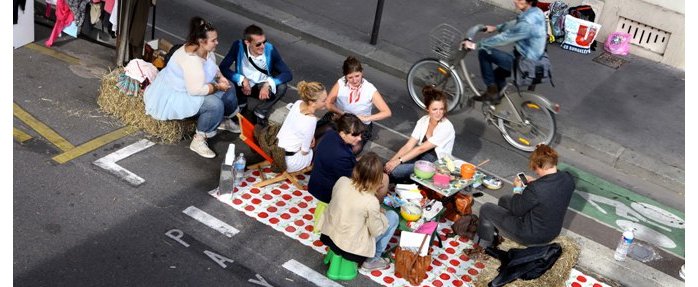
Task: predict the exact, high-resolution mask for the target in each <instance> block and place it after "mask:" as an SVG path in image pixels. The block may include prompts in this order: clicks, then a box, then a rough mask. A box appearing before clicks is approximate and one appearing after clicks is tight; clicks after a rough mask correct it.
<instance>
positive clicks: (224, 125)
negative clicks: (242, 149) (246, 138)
mask: <svg viewBox="0 0 698 287" xmlns="http://www.w3.org/2000/svg"><path fill="white" fill-rule="evenodd" d="M218 129H219V130H226V131H229V132H231V133H236V134H239V133H240V132H241V130H240V126H239V125H238V124H236V123H235V122H234V121H233V120H231V119H223V121H222V122H221V124H220V125H218Z"/></svg>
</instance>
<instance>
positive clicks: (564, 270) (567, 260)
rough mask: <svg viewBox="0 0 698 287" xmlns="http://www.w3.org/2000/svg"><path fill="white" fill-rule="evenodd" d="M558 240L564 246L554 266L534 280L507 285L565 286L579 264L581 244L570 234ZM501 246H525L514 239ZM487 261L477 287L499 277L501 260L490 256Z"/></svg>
mask: <svg viewBox="0 0 698 287" xmlns="http://www.w3.org/2000/svg"><path fill="white" fill-rule="evenodd" d="M553 242H557V243H558V244H560V246H561V247H562V254H561V255H560V258H558V259H557V261H556V262H555V264H554V265H553V267H551V268H550V269H549V270H548V271H547V272H545V274H543V275H542V276H540V277H538V278H537V279H534V280H521V279H517V280H514V281H512V282H511V283H509V284H507V286H512V287H539V286H550V287H556V286H560V287H564V286H565V282H567V279H569V277H570V272H571V271H572V267H574V265H576V264H577V259H579V252H580V248H579V244H577V242H576V241H574V239H572V238H571V237H569V236H558V237H557V238H555V240H553ZM499 248H500V249H502V250H505V251H506V250H509V249H510V248H524V246H522V245H519V244H517V243H516V242H514V241H512V240H505V241H504V242H503V243H502V244H501V245H499ZM484 263H485V268H484V269H483V270H482V271H481V272H480V275H478V276H477V278H476V281H475V282H474V283H475V286H476V287H485V286H487V283H489V282H490V281H492V279H494V277H497V275H498V274H499V272H498V271H497V268H499V265H501V264H500V262H499V260H497V259H494V258H490V259H489V260H487V261H486V262H484Z"/></svg>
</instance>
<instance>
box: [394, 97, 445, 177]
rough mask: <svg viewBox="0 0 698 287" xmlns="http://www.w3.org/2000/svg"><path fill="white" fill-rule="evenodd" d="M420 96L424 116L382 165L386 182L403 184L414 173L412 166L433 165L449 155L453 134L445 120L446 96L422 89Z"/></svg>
mask: <svg viewBox="0 0 698 287" xmlns="http://www.w3.org/2000/svg"><path fill="white" fill-rule="evenodd" d="M422 94H423V95H424V103H425V104H426V106H427V109H426V111H427V115H426V116H423V117H422V118H421V119H419V120H418V121H417V125H416V126H415V127H414V130H413V131H412V135H411V136H410V138H409V139H408V140H407V142H406V143H405V145H404V146H402V148H400V150H398V151H397V153H395V155H394V156H393V157H392V158H391V159H390V160H389V161H388V162H387V163H386V164H385V172H387V173H388V174H389V175H390V182H395V183H403V182H407V181H409V177H410V174H412V172H413V170H414V162H416V161H418V160H426V161H431V162H434V161H436V160H437V159H439V158H441V156H442V155H443V154H449V155H450V154H451V152H452V151H453V143H454V141H455V139H456V131H455V129H454V128H453V124H451V122H450V121H449V120H448V119H447V118H446V107H447V102H446V101H447V98H446V95H445V94H444V93H443V92H442V91H440V90H437V89H435V88H433V87H431V86H426V87H424V89H422Z"/></svg>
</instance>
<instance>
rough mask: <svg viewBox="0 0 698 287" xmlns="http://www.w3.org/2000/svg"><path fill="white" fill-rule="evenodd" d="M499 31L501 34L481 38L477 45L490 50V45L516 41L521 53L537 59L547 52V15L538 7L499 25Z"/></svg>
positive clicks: (496, 45) (515, 45)
mask: <svg viewBox="0 0 698 287" xmlns="http://www.w3.org/2000/svg"><path fill="white" fill-rule="evenodd" d="M497 31H498V32H499V34H497V35H494V36H492V37H489V38H487V39H483V40H481V41H480V42H478V43H477V47H478V48H480V49H484V50H486V51H488V52H489V49H488V48H490V47H498V46H504V45H508V44H511V43H515V44H514V47H515V48H516V50H517V51H519V53H521V55H523V56H524V57H526V58H529V59H536V60H537V59H539V58H540V57H541V56H543V53H544V52H545V40H546V37H547V31H546V28H545V15H544V14H543V11H541V10H540V8H538V7H531V8H529V9H528V10H526V11H524V12H523V13H521V14H519V16H517V17H516V20H511V21H509V22H506V23H503V24H499V25H497Z"/></svg>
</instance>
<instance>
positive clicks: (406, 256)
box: [395, 234, 431, 285]
mask: <svg viewBox="0 0 698 287" xmlns="http://www.w3.org/2000/svg"><path fill="white" fill-rule="evenodd" d="M429 238H431V236H430V235H428V234H425V236H424V239H422V243H421V244H420V245H419V249H418V251H417V253H415V252H412V251H409V250H406V249H402V248H400V247H399V246H398V247H397V249H396V250H395V274H396V275H399V276H401V277H402V278H405V280H407V281H409V282H410V284H412V285H419V284H420V283H422V280H424V279H426V278H427V268H429V265H431V253H429V254H427V256H419V250H422V248H423V246H424V244H425V243H426V242H427V241H428V240H427V239H429Z"/></svg>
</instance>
